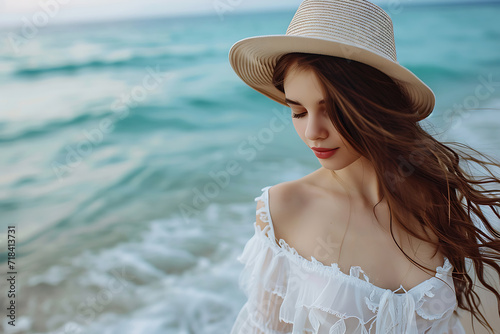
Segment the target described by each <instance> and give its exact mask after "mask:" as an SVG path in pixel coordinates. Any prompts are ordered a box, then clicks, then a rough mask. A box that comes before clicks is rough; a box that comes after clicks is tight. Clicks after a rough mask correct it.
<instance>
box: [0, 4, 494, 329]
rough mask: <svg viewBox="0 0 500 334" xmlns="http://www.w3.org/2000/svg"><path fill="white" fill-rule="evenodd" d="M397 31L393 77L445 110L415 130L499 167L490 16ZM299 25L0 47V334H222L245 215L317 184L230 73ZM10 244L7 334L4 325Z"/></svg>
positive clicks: (90, 32)
mask: <svg viewBox="0 0 500 334" xmlns="http://www.w3.org/2000/svg"><path fill="white" fill-rule="evenodd" d="M389 15H390V16H391V17H392V19H393V22H394V27H395V33H396V45H397V55H398V60H399V62H400V63H401V64H402V65H404V66H406V67H408V68H409V69H410V70H411V71H413V72H414V73H415V74H417V75H418V76H419V77H420V78H421V79H422V80H423V81H424V82H426V83H427V84H428V85H429V86H430V87H431V88H432V89H433V90H434V92H435V94H436V97H437V101H436V108H435V110H434V112H433V114H432V115H431V117H430V118H429V119H427V120H425V121H424V122H423V124H425V125H426V126H428V127H429V130H430V131H431V130H432V129H434V130H432V131H435V133H436V136H437V137H438V138H439V139H441V140H443V141H451V140H456V141H459V142H462V143H466V144H469V145H471V146H472V147H474V148H476V149H478V150H480V151H482V152H485V153H487V154H491V155H493V156H495V157H497V158H498V157H500V131H499V130H500V111H499V108H500V25H499V24H498V17H500V6H498V5H462V6H458V5H457V6H402V7H398V8H395V7H394V8H392V10H389ZM292 16H293V11H292V12H272V13H247V14H241V13H236V12H234V13H227V14H226V15H225V16H223V17H220V16H218V15H217V14H216V13H215V12H214V13H213V14H211V15H207V16H202V17H201V16H200V17H182V18H181V17H179V18H164V19H151V20H143V21H127V22H108V23H92V24H79V25H65V26H62V25H61V26H52V27H46V28H44V29H39V31H38V32H37V33H36V34H34V36H32V38H29V39H26V38H25V39H19V38H17V39H16V38H14V39H12V36H13V35H10V36H11V38H10V40H9V39H8V38H7V37H6V36H9V35H8V34H9V33H14V34H15V35H14V36H21V35H22V32H21V31H19V29H18V30H16V29H14V28H12V29H11V30H9V29H5V30H4V31H1V32H0V36H3V37H2V39H1V40H2V42H0V152H1V154H0V171H1V172H0V217H1V219H0V227H1V230H0V245H1V248H0V268H1V272H2V274H3V275H2V281H1V283H0V304H1V307H2V310H4V311H2V316H1V319H2V320H1V323H0V332H6V333H33V334H35V333H36V334H41V333H54V334H56V333H57V334H59V333H61V334H62V333H88V334H94V333H95V334H126V333H148V334H160V333H162V334H163V333H179V334H181V333H182V334H187V333H204V334H209V333H218V334H219V333H228V332H229V330H230V328H231V326H232V323H233V321H234V320H235V318H236V315H237V313H238V311H239V309H240V308H241V306H242V305H243V303H244V302H245V300H246V299H245V296H244V294H243V292H242V291H241V290H239V288H238V282H237V280H238V275H239V273H240V271H241V268H242V265H241V264H240V263H239V262H237V260H236V257H237V256H238V255H239V254H240V253H241V251H242V250H243V246H244V244H245V243H246V241H248V239H249V238H250V237H251V235H252V233H253V225H252V224H253V222H254V221H255V202H254V198H255V197H256V196H258V195H260V192H261V191H260V190H261V188H263V187H265V186H267V185H273V184H277V183H280V182H284V181H288V180H293V179H297V178H300V177H302V176H304V175H306V174H308V173H310V172H312V171H314V170H315V169H317V168H319V167H320V166H321V165H320V163H319V162H318V160H317V158H316V157H315V156H314V154H313V153H312V152H311V151H310V150H309V149H308V148H307V147H306V145H304V143H303V142H302V141H301V140H300V138H299V137H298V136H297V134H296V133H295V130H294V129H293V126H292V123H291V118H290V116H289V113H288V112H289V110H288V109H286V108H285V107H283V106H281V105H279V104H277V103H276V102H273V101H271V100H269V99H267V98H266V97H264V96H263V95H261V94H259V93H257V92H255V91H253V90H252V89H251V88H249V87H248V86H246V85H245V84H244V83H243V82H242V81H241V80H240V79H239V78H238V77H237V76H236V74H234V72H233V71H232V69H231V67H230V65H229V62H228V51H229V49H230V47H231V45H232V44H233V43H235V42H236V41H237V40H239V39H242V38H245V37H250V36H255V35H267V34H283V33H284V32H285V31H286V28H287V27H288V24H289V22H290V20H291V18H292ZM13 41H14V42H13ZM13 43H14V44H13ZM494 108H497V109H496V110H495V109H494ZM472 109H477V110H472ZM275 118H277V119H278V124H281V125H283V126H280V127H279V129H280V130H278V131H272V130H271V127H270V124H271V121H272V120H273V119H275ZM275 121H276V120H275ZM273 128H274V127H273ZM274 129H276V128H274ZM8 226H15V236H16V239H15V240H16V244H15V247H16V248H15V253H16V254H15V270H16V272H17V276H16V282H15V287H16V297H15V302H16V326H15V327H12V326H9V325H8V324H7V321H8V320H9V319H8V318H7V317H6V316H5V315H4V313H5V314H6V311H5V310H6V307H7V305H8V303H9V300H10V299H9V298H7V297H6V291H8V289H9V286H8V285H9V283H8V281H7V280H6V279H4V277H6V273H7V271H8V268H7V257H8V253H7V246H6V245H7V228H8Z"/></svg>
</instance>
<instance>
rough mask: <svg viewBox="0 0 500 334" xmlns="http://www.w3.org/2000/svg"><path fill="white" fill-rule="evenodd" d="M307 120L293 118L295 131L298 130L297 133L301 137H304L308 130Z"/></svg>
mask: <svg viewBox="0 0 500 334" xmlns="http://www.w3.org/2000/svg"><path fill="white" fill-rule="evenodd" d="M306 125H307V124H306V122H301V121H300V120H298V119H294V120H293V127H294V128H295V131H297V134H298V135H299V136H300V137H301V138H304V134H305V132H306Z"/></svg>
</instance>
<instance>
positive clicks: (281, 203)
mask: <svg viewBox="0 0 500 334" xmlns="http://www.w3.org/2000/svg"><path fill="white" fill-rule="evenodd" d="M307 191H308V187H307V185H305V184H304V182H302V181H301V180H294V181H286V182H282V183H278V184H276V185H273V186H272V187H271V188H269V190H268V192H269V193H268V195H269V197H268V204H269V213H270V220H271V222H272V225H273V229H274V234H275V237H276V238H277V239H278V240H279V239H285V238H286V235H287V232H288V231H290V229H292V228H293V225H294V224H295V223H296V218H297V217H298V216H300V215H299V210H301V208H303V206H304V203H305V201H306V199H307V198H308V196H307V194H306V192H307ZM264 205H265V203H264V202H262V201H258V202H257V208H256V209H257V210H258V209H259V208H262V207H263V206H264ZM256 223H257V225H259V227H260V228H261V229H264V227H266V226H267V225H268V223H267V222H265V221H262V220H261V219H260V217H259V215H258V214H257V217H256Z"/></svg>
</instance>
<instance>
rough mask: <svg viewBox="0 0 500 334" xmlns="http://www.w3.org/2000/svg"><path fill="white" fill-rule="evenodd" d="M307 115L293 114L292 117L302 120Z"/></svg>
mask: <svg viewBox="0 0 500 334" xmlns="http://www.w3.org/2000/svg"><path fill="white" fill-rule="evenodd" d="M305 115H306V113H305V112H303V113H301V114H295V113H293V114H292V117H293V118H302V117H304V116H305Z"/></svg>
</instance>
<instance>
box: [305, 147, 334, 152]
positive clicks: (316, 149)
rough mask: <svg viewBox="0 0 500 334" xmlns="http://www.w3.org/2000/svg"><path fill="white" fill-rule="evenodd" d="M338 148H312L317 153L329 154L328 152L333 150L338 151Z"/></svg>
mask: <svg viewBox="0 0 500 334" xmlns="http://www.w3.org/2000/svg"><path fill="white" fill-rule="evenodd" d="M337 148H338V147H336V148H323V147H311V149H312V150H313V151H316V152H327V151H332V150H335V149H337Z"/></svg>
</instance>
